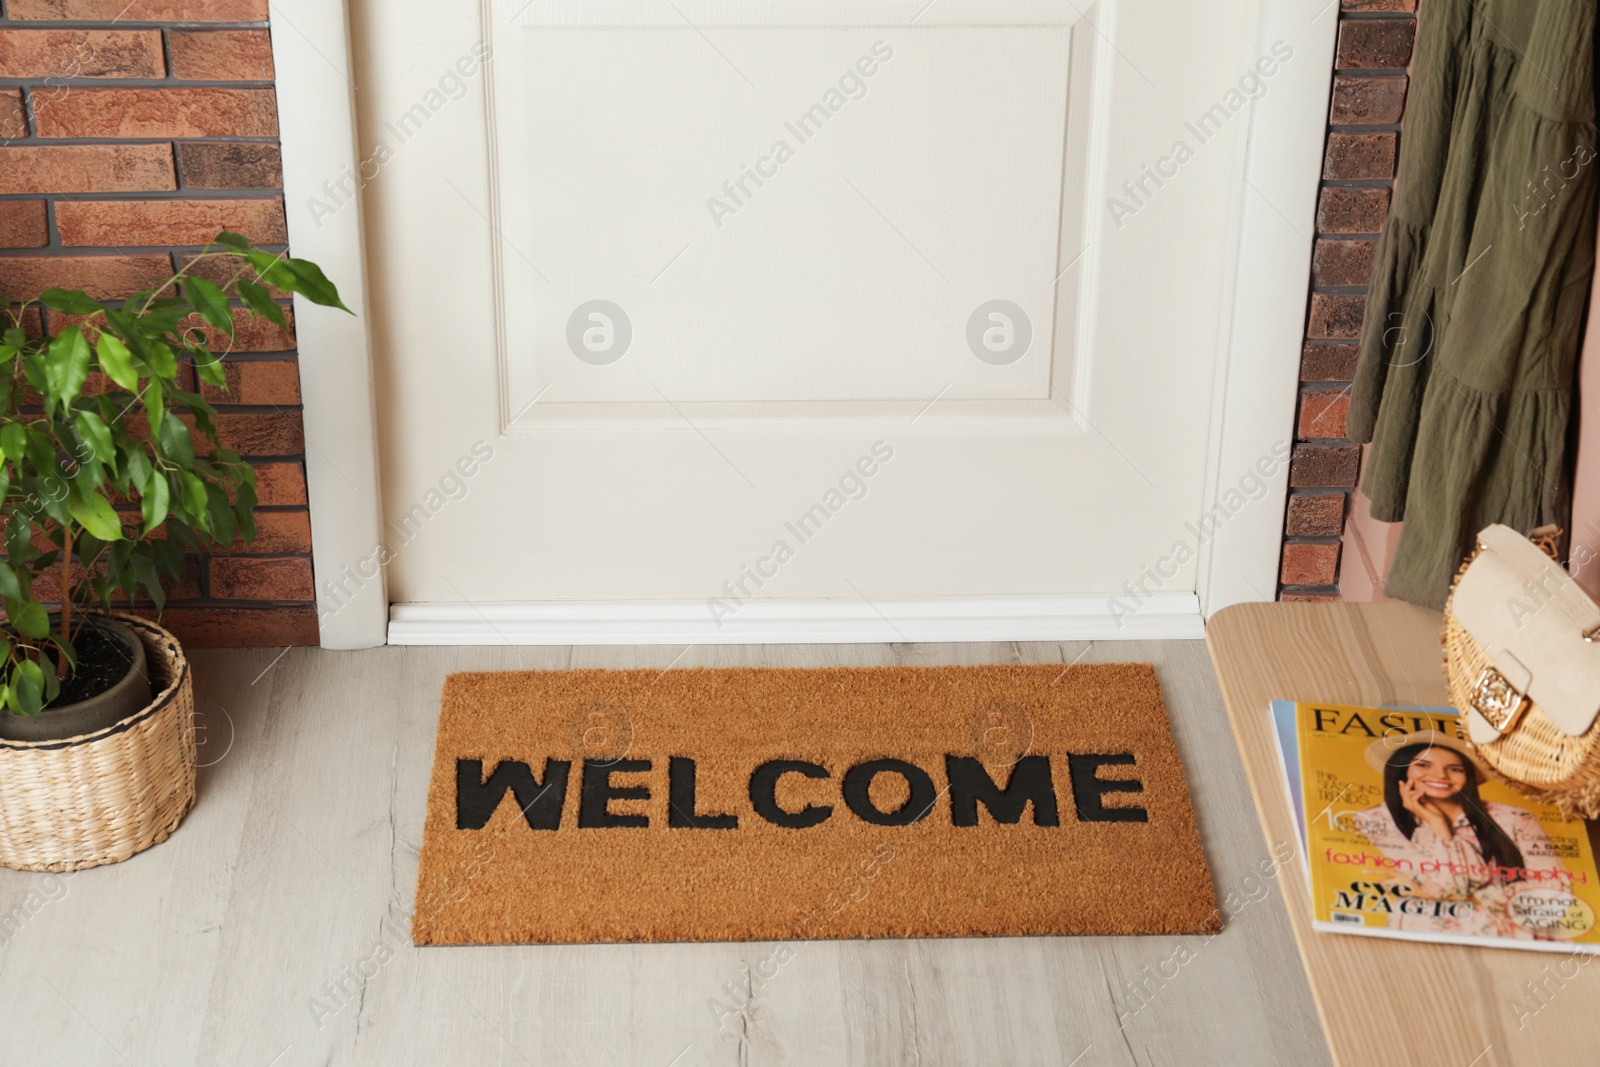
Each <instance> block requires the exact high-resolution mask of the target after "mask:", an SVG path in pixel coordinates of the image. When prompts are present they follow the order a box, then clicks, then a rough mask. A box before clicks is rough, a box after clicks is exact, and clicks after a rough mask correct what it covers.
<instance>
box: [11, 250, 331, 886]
mask: <svg viewBox="0 0 1600 1067" xmlns="http://www.w3.org/2000/svg"><path fill="white" fill-rule="evenodd" d="M201 264H205V265H206V266H205V267H204V268H202V269H203V272H204V274H205V275H208V276H209V277H204V276H201V274H200V273H198V272H197V269H196V268H197V266H199V265H201ZM219 264H220V265H221V266H223V267H224V269H223V270H222V271H220V272H218V271H216V270H214V269H212V268H214V267H215V266H217V265H219ZM213 278H220V279H222V280H221V281H214V280H211V279H213ZM269 287H272V288H276V289H278V290H280V291H281V292H285V293H298V294H300V295H301V296H303V297H305V298H306V299H307V300H310V301H312V302H313V303H316V304H321V305H325V306H330V307H339V308H343V307H344V305H343V304H342V303H340V301H339V294H338V291H337V290H336V289H335V288H334V286H333V284H332V283H330V282H329V281H328V280H327V278H326V277H324V276H323V273H322V271H321V270H320V269H318V268H317V266H316V265H315V264H313V263H310V262H307V261H305V260H298V259H290V258H288V257H286V256H284V255H281V254H276V253H272V252H266V251H262V250H261V249H258V248H256V247H254V246H253V245H251V244H250V242H249V241H248V240H247V239H245V238H244V237H241V236H240V235H238V234H234V233H227V232H224V233H221V234H219V235H218V236H217V238H216V240H215V241H214V242H213V243H212V244H211V245H208V246H207V247H206V248H205V249H204V250H202V251H201V253H200V254H199V255H197V256H195V257H194V258H192V259H191V260H190V261H189V262H188V263H187V264H185V266H184V268H183V269H182V270H180V271H179V272H178V273H177V274H176V275H174V276H173V277H171V278H169V279H167V280H166V281H164V282H162V283H161V284H159V285H157V286H155V287H154V288H152V289H150V290H147V291H146V292H142V293H139V294H137V295H136V296H133V297H131V298H129V299H127V300H116V301H101V300H95V299H92V298H91V297H89V296H87V295H85V294H84V293H83V292H82V291H77V290H75V291H70V292H69V291H64V290H61V289H49V290H46V291H45V292H44V293H43V294H41V295H40V296H39V297H38V303H39V304H41V305H43V308H44V309H46V311H45V313H46V314H47V315H48V318H47V319H45V320H44V321H45V322H46V325H47V327H48V328H47V329H45V330H43V331H40V332H41V335H40V336H37V337H34V336H29V335H28V331H27V330H26V329H25V328H24V324H25V322H27V321H29V315H28V310H29V308H30V306H31V304H32V302H31V301H30V302H29V303H28V304H24V305H22V307H21V308H20V309H15V310H12V311H11V312H10V313H9V322H8V323H7V324H6V328H5V330H4V333H3V336H0V358H3V359H4V361H5V363H6V365H7V366H8V368H9V373H8V374H7V375H6V380H5V383H4V391H5V392H4V416H3V418H0V455H3V464H0V492H3V500H0V528H3V537H4V555H3V558H0V597H3V599H4V606H5V620H4V622H3V623H0V638H3V640H4V650H5V654H4V657H3V658H0V865H4V866H8V867H17V868H22V869H29V870H57V871H59V870H75V869H78V868H81V867H91V866H95V865H97V864H100V863H111V862H116V861H117V860H122V859H126V858H127V857H128V856H131V855H133V854H134V853H135V852H137V851H139V850H141V849H143V848H148V847H149V846H150V845H153V844H155V843H157V842H159V841H162V840H164V839H165V838H166V837H167V835H168V834H170V833H171V832H172V830H173V829H174V828H175V827H176V826H177V824H178V822H179V821H180V820H181V819H182V818H183V816H184V814H185V813H187V812H188V810H189V808H190V806H191V805H192V804H193V802H194V764H195V747H194V732H193V722H192V719H193V708H194V701H193V689H192V683H191V681H190V678H189V673H188V666H187V661H186V660H185V658H184V655H183V650H182V648H181V646H179V644H178V641H177V639H176V638H174V637H173V636H172V635H171V634H170V633H168V632H167V631H166V630H164V629H162V628H161V627H160V626H158V625H155V624H154V623H150V622H147V621H145V620H142V619H136V618H134V617H133V616H131V615H115V614H113V611H112V603H113V600H114V599H117V598H122V599H125V600H126V601H127V602H128V604H129V606H130V607H131V606H132V605H133V603H134V602H135V601H136V600H137V599H138V598H139V596H140V595H141V594H143V595H144V596H146V597H148V599H149V600H150V601H151V602H152V603H153V604H154V605H155V607H156V609H157V611H159V610H160V609H161V607H162V606H163V604H164V603H165V599H166V594H165V591H164V589H163V587H162V581H163V579H177V578H179V577H181V575H182V574H183V570H184V561H185V557H186V555H187V554H189V553H197V552H204V551H207V550H211V549H214V548H216V547H217V546H221V547H223V548H226V547H227V546H230V545H231V544H232V543H233V541H234V539H235V537H236V536H237V537H238V538H240V539H242V540H243V541H244V542H246V543H249V542H250V541H251V540H252V539H253V538H254V536H255V524H254V521H253V517H252V512H253V509H254V507H255V502H256V495H255V473H254V471H253V470H252V469H251V468H250V466H249V464H247V463H245V462H244V461H242V460H241V459H240V458H239V456H238V455H237V454H236V453H234V452H233V451H231V450H229V449H227V448H224V447H222V444H221V442H220V441H219V440H218V437H217V429H216V424H215V421H214V420H215V415H216V412H215V411H214V410H213V409H212V407H211V405H210V404H208V403H207V402H206V400H205V398H204V397H203V396H202V395H201V393H200V391H199V390H200V385H199V383H205V384H208V385H212V386H218V387H225V385H226V378H225V375H224V371H223V362H222V361H223V359H224V358H226V356H227V350H228V349H231V345H232V341H233V340H234V337H235V333H234V329H235V327H234V315H235V312H236V310H241V309H242V313H243V314H247V315H251V316H255V317H259V318H265V319H268V320H270V321H271V322H273V323H276V324H277V325H278V326H279V327H281V328H285V329H287V325H286V323H285V320H284V316H283V309H282V308H281V307H280V306H279V305H278V304H277V302H276V301H275V299H274V296H273V293H272V288H269ZM345 310H347V311H348V310H349V309H348V308H346V309H345ZM208 328H209V329H208ZM213 340H215V341H216V342H218V344H217V345H216V347H217V348H221V349H223V351H221V352H215V351H213V345H212V343H211V342H212V341H213ZM41 596H42V597H43V598H44V599H43V600H41ZM45 601H51V602H54V603H55V604H56V605H57V607H56V609H55V610H54V611H51V610H49V609H48V608H47V607H46V603H45Z"/></svg>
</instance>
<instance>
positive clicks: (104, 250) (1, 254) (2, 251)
mask: <svg viewBox="0 0 1600 1067" xmlns="http://www.w3.org/2000/svg"><path fill="white" fill-rule="evenodd" d="M52 202H53V201H52ZM205 247H206V246H205V245H138V246H133V245H124V246H121V247H115V246H111V245H62V246H60V248H52V249H49V250H48V251H52V252H63V253H66V254H68V255H73V256H87V257H98V258H104V259H115V258H116V257H118V256H153V255H160V254H161V253H163V252H165V253H169V254H173V253H175V254H178V255H185V254H188V253H191V252H192V253H199V252H201V251H203V250H204V249H205ZM256 247H257V248H259V249H261V251H263V252H274V253H276V252H278V251H285V252H286V251H287V246H285V245H257V246H256ZM29 252H33V253H34V257H33V258H36V259H50V258H56V257H51V256H39V255H38V254H37V253H38V252H39V250H38V249H29V248H0V258H8V259H26V258H28V255H27V254H28V253H29Z"/></svg>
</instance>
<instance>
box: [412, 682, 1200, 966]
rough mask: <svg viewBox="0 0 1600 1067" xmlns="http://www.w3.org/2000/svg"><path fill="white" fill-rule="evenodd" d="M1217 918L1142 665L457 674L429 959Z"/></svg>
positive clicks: (1158, 928) (448, 724)
mask: <svg viewBox="0 0 1600 1067" xmlns="http://www.w3.org/2000/svg"><path fill="white" fill-rule="evenodd" d="M1218 926H1219V913H1218V911H1217V909H1216V907H1215V905H1214V902H1213V896H1212V886H1211V876H1210V872H1209V871H1208V870H1207V868H1206V862H1205V857H1204V855H1203V853H1202V851H1201V848H1200V839H1199V835H1198V833H1197V832H1196V829H1195V821H1194V812H1193V810H1192V808H1191V807H1190V803H1189V792H1188V788H1187V786H1186V785H1185V783H1184V780H1183V769H1182V767H1180V766H1179V763H1178V753H1177V751H1176V750H1175V749H1174V747H1173V743H1172V734H1171V730H1170V728H1169V726H1168V723H1167V716H1166V709H1165V707H1164V706H1163V704H1162V702H1161V691H1160V688H1159V687H1158V685H1157V684H1156V676H1155V671H1154V670H1153V668H1151V667H1150V666H1149V665H1146V664H1113V665H1086V666H1074V667H1071V668H1068V669H1067V670H1065V671H1063V670H1062V669H1061V667H1060V666H1059V665H1055V666H1050V665H1045V666H989V667H937V668H909V667H908V668H867V669H859V668H854V669H853V668H839V669H830V670H767V669H760V670H758V669H737V670H673V671H667V672H664V673H663V672H660V671H653V670H645V671H599V670H586V671H549V672H546V671H527V672H507V673H494V674H455V675H451V676H450V677H449V678H448V679H447V680H446V682H445V686H444V708H443V713H442V715H441V716H440V720H439V736H438V742H437V750H436V753H435V757H434V766H433V780H432V784H431V785H430V787H429V790H428V814H427V825H426V829H425V832H424V837H423V845H422V861H421V870H420V872H419V876H418V885H417V905H416V910H415V913H414V919H413V925H412V936H413V938H414V939H415V940H416V941H417V943H419V944H464V943H474V944H498V943H513V942H592V941H743V940H770V941H776V940H790V939H806V938H846V937H934V936H960V935H995V934H1139V933H1166V934H1175V933H1199V932H1207V931H1212V930H1215V929H1217V928H1218Z"/></svg>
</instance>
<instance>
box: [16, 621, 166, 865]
mask: <svg viewBox="0 0 1600 1067" xmlns="http://www.w3.org/2000/svg"><path fill="white" fill-rule="evenodd" d="M112 618H115V619H118V620H120V621H121V622H124V623H126V624H127V625H128V626H129V627H131V628H132V629H133V631H134V633H136V634H138V635H139V640H140V641H142V642H143V643H144V650H145V659H146V662H147V663H148V665H149V670H150V681H151V683H152V685H151V687H150V688H151V690H152V691H153V692H154V693H155V697H154V699H153V700H151V702H150V704H149V705H148V706H147V707H145V708H144V709H142V710H140V711H138V712H135V713H134V714H132V715H130V716H128V717H127V718H126V719H123V720H122V721H121V722H118V723H114V724H113V725H111V726H108V727H106V728H105V729H103V730H97V731H96V732H94V733H92V734H85V735H84V736H82V737H70V738H66V739H65V740H61V741H10V740H3V739H0V867H12V868H15V869H17V870H20V871H76V870H81V869H83V868H85V867H98V866H99V865H101V864H103V863H116V862H118V861H120V860H125V859H127V858H128V857H129V856H132V855H133V854H134V853H136V852H140V851H142V850H144V849H147V848H149V847H150V846H151V845H155V844H160V843H161V842H162V841H165V840H166V839H167V836H168V835H169V834H171V833H172V831H173V830H175V829H176V828H177V826H178V823H179V822H181V821H182V820H183V817H184V815H186V814H188V811H189V809H190V808H191V807H193V806H194V798H195V792H194V772H195V752H196V750H195V735H194V682H193V681H192V679H191V678H190V675H189V661H188V660H187V659H186V658H185V657H184V654H183V647H182V646H181V645H179V644H178V639H177V638H176V637H173V636H172V635H171V634H170V633H168V632H167V631H166V630H164V629H162V628H161V627H159V626H157V625H156V624H155V623H152V622H149V621H148V620H145V619H136V618H134V617H133V616H131V615H113V616H112Z"/></svg>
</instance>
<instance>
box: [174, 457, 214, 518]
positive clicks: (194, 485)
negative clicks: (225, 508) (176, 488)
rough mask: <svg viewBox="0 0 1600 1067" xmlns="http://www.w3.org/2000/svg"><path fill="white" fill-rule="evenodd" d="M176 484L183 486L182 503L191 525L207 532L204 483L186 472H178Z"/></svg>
mask: <svg viewBox="0 0 1600 1067" xmlns="http://www.w3.org/2000/svg"><path fill="white" fill-rule="evenodd" d="M178 483H179V484H180V485H182V486H183V503H184V507H186V508H187V509H188V511H189V515H190V517H191V520H192V524H193V525H196V526H199V527H200V528H201V529H203V530H209V529H210V526H209V519H208V518H207V517H206V483H205V482H202V481H201V480H200V478H199V477H198V476H197V475H194V474H191V473H189V472H188V471H179V472H178Z"/></svg>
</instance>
